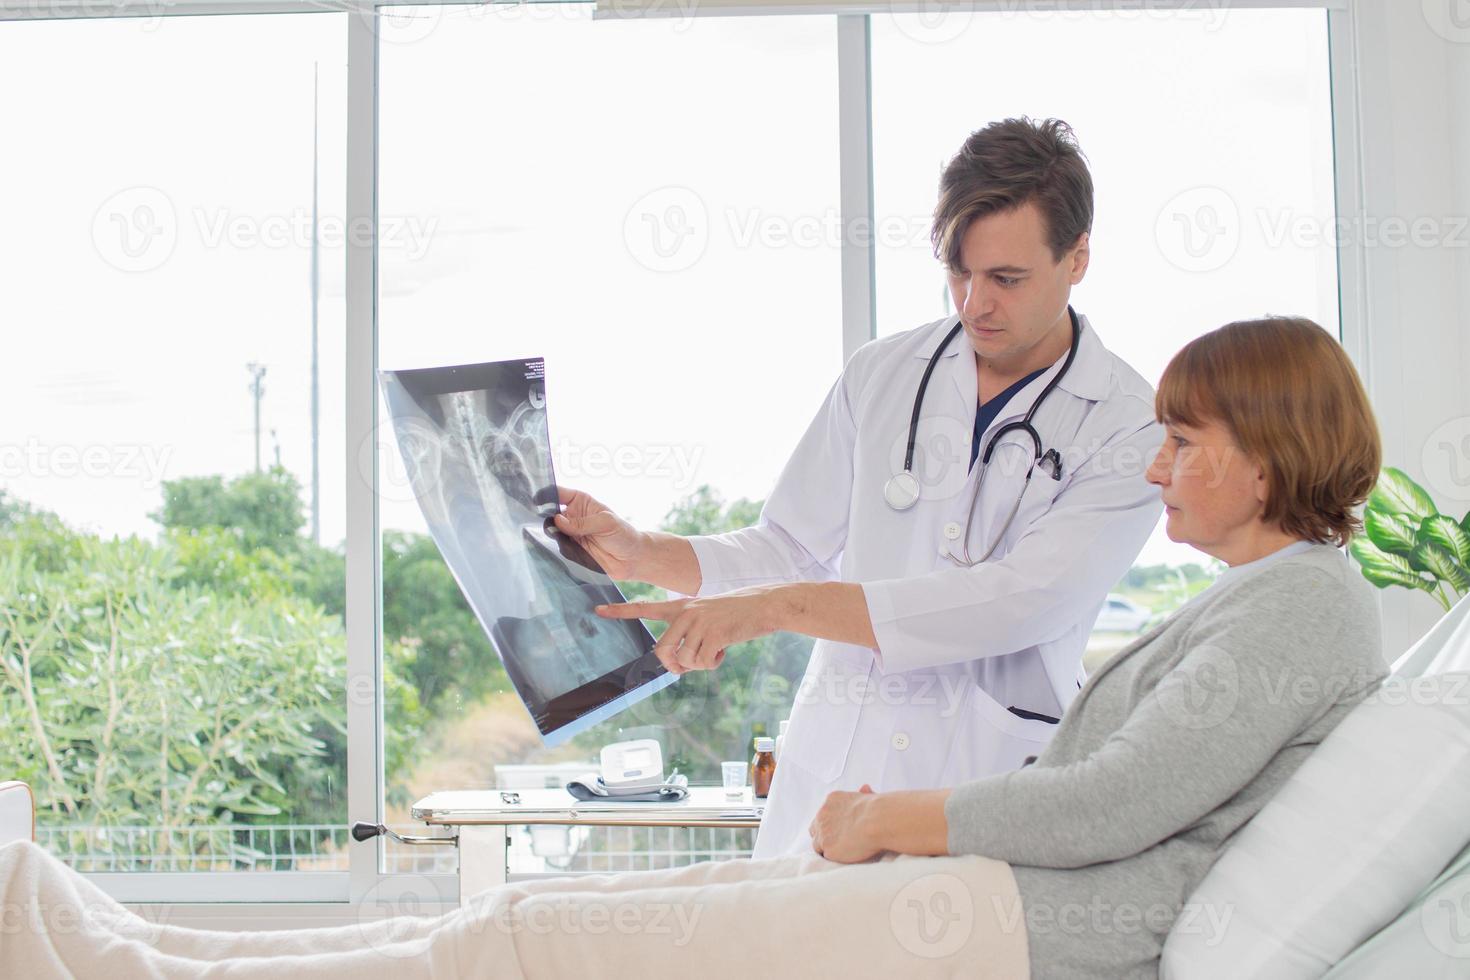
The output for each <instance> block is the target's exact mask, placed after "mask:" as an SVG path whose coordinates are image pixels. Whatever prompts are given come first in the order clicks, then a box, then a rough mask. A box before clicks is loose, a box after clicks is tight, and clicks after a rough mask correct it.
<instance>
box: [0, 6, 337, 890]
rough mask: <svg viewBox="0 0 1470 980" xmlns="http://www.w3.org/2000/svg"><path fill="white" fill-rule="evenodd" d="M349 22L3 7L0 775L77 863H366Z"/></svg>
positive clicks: (247, 866)
mask: <svg viewBox="0 0 1470 980" xmlns="http://www.w3.org/2000/svg"><path fill="white" fill-rule="evenodd" d="M345 37H346V31H345V15H341V14H317V15H310V16H290V17H197V18H195V17H187V18H164V19H158V20H149V19H146V18H145V19H140V20H133V19H128V20H91V21H86V22H65V21H52V22H35V23H7V24H0V87H3V88H4V89H5V90H6V91H8V92H13V93H19V92H24V93H25V97H24V98H9V99H6V100H4V102H3V103H0V130H3V131H4V132H5V133H6V136H7V140H8V146H9V152H7V153H6V155H5V161H4V163H3V164H0V167H3V174H4V179H3V180H0V212H3V213H4V214H5V216H6V225H7V232H6V234H4V235H3V236H0V267H3V268H4V269H5V270H6V277H5V291H4V297H3V300H0V320H3V323H4V332H5V339H6V343H7V356H6V357H5V358H3V359H0V466H3V471H0V661H3V664H4V667H3V672H0V713H3V716H4V717H5V719H6V728H7V734H6V738H5V739H4V740H3V743H0V773H3V774H4V778H21V779H25V780H27V781H29V782H30V783H32V785H33V786H34V788H35V789H36V790H37V795H38V797H39V800H40V804H41V807H40V813H39V815H38V816H39V836H40V839H41V842H42V843H43V844H44V845H46V846H47V847H48V849H50V850H51V851H52V853H54V854H56V855H58V856H60V857H62V858H64V859H66V860H68V861H70V862H71V863H72V864H73V865H74V866H75V867H77V868H78V869H80V870H83V871H97V872H232V871H233V872H244V871H299V872H308V871H312V872H314V871H324V870H332V869H343V870H345V868H346V852H345V842H346V829H345V828H346V816H347V814H346V807H345V794H344V785H343V779H344V772H345V758H346V751H347V746H346V737H345V726H344V715H345V696H344V691H345V683H346V657H345V650H344V643H343V629H342V612H343V611H342V584H341V583H342V568H341V565H342V556H341V542H342V535H343V521H342V512H343V487H344V483H345V481H344V478H343V473H342V469H343V464H342V460H343V458H344V446H343V435H342V433H343V415H342V405H343V394H342V382H343V371H342V364H343V356H342V349H343V303H342V293H343V284H342V268H343V264H342V251H341V240H342V236H343V224H342V216H343V183H342V174H343V171H344V159H343V150H344V129H343V127H344V122H345V114H344V111H343V108H344V102H343V99H344V93H345V81H346V79H345V67H346V59H345V48H344V41H345ZM267 50H268V51H269V52H270V70H269V71H263V70H262V62H261V60H260V55H261V52H262V51H267ZM314 78H315V79H318V80H319V93H318V94H317V95H316V97H315V99H314V84H315V83H314ZM99 82H100V84H99ZM314 101H315V103H316V105H318V106H319V108H320V113H319V117H318V126H317V127H316V129H315V138H316V143H317V146H318V149H319V160H318V161H317V165H316V168H315V172H316V173H317V175H318V176H319V178H320V182H319V201H320V211H319V228H320V240H321V250H320V263H319V268H320V276H321V285H320V289H319V291H318V292H319V296H318V300H319V302H318V305H317V327H318V353H319V357H318V360H317V362H316V378H315V380H316V383H317V385H318V397H317V401H316V407H315V409H314V407H313V399H312V386H313V359H312V276H311V255H312V250H311V238H312V222H311V215H312V186H313V185H312V181H313V134H314V126H313V105H314ZM313 421H315V423H316V425H315V431H316V434H317V435H316V442H315V446H314V444H313V428H314V427H313ZM314 450H315V451H314ZM314 457H315V458H316V459H317V460H319V463H320V479H319V487H320V493H319V496H318V498H317V501H318V506H317V510H316V513H317V514H318V515H319V523H317V524H316V526H315V527H314V526H313V522H312V518H311V514H312V510H311V507H310V503H311V488H312V466H313V458H314ZM180 877H182V876H180ZM256 877H270V876H256ZM257 884H259V883H257ZM277 887H279V886H277ZM255 893H258V892H257V890H256V886H255V885H252V884H245V885H241V886H238V887H234V888H233V889H232V890H231V891H230V893H229V894H230V897H233V898H235V899H237V900H239V899H241V898H247V897H249V896H250V895H251V894H255ZM189 894H191V895H199V894H201V893H200V892H198V891H197V890H194V891H191V892H189ZM294 894H296V895H299V896H300V897H303V898H310V897H312V892H311V891H310V889H309V888H306V887H305V886H303V887H301V888H300V889H299V890H297V891H295V892H294ZM156 895H157V896H158V897H160V898H164V899H168V898H178V897H181V896H182V895H183V893H182V892H180V891H178V890H177V889H176V888H175V886H174V885H165V886H164V887H163V888H162V889H161V890H160V891H158V892H157V893H156Z"/></svg>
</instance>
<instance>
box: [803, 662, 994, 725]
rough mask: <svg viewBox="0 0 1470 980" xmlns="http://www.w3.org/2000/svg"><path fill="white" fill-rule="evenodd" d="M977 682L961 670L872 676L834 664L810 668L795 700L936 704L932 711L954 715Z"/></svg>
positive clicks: (826, 702)
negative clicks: (829, 667)
mask: <svg viewBox="0 0 1470 980" xmlns="http://www.w3.org/2000/svg"><path fill="white" fill-rule="evenodd" d="M973 686H974V682H973V681H972V680H971V679H970V678H969V677H966V676H963V675H957V674H955V675H952V674H929V673H924V672H922V671H910V672H907V673H896V674H883V675H881V676H877V677H870V676H869V675H868V674H867V673H866V672H863V671H861V670H856V671H845V670H843V669H841V668H834V669H829V670H820V671H810V672H808V673H807V674H806V675H805V676H804V677H803V678H802V680H801V683H800V685H799V686H798V687H797V689H796V697H795V703H797V704H824V705H832V706H837V705H854V704H856V705H863V706H866V705H870V704H882V705H887V706H889V707H902V706H910V705H912V706H918V707H932V708H935V709H936V710H935V711H934V712H931V714H933V715H935V716H937V717H940V718H952V717H954V715H955V713H956V712H958V711H959V710H960V709H961V707H963V706H964V705H966V704H968V700H967V698H968V696H969V693H970V689H971V688H972V687H973ZM982 696H983V695H982Z"/></svg>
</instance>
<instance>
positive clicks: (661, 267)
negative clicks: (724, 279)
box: [623, 187, 710, 272]
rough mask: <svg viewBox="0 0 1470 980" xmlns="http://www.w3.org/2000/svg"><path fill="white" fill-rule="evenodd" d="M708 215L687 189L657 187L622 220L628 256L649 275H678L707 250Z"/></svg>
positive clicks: (699, 198) (697, 198)
mask: <svg viewBox="0 0 1470 980" xmlns="http://www.w3.org/2000/svg"><path fill="white" fill-rule="evenodd" d="M709 232H710V228H709V212H708V211H707V210H706V209H705V206H704V199H703V198H701V197H700V196H699V195H698V194H696V193H695V192H694V191H692V190H690V189H689V188H687V187H660V188H658V189H657V190H653V191H649V192H648V193H647V194H645V195H643V196H642V197H640V198H639V199H638V200H637V201H635V202H634V203H633V206H632V207H630V208H629V209H628V213H627V215H626V216H624V218H623V241H624V243H625V244H626V245H627V246H628V252H629V253H630V254H631V255H632V256H633V258H634V259H635V260H636V261H637V262H638V264H639V265H642V266H643V267H644V268H646V269H649V270H651V271H653V272H682V271H684V270H685V269H688V268H690V267H691V266H693V265H694V263H696V262H698V261H699V260H700V258H701V257H702V256H703V255H704V250H705V249H706V248H708V247H709Z"/></svg>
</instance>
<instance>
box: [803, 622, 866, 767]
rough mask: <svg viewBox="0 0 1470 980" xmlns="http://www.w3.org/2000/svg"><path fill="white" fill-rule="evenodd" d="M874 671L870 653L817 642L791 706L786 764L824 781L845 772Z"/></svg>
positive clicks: (862, 649) (841, 645) (849, 647)
mask: <svg viewBox="0 0 1470 980" xmlns="http://www.w3.org/2000/svg"><path fill="white" fill-rule="evenodd" d="M872 669H873V655H872V652H871V651H869V650H866V649H864V648H861V647H852V646H848V645H846V644H837V643H832V644H828V643H825V642H821V641H819V642H818V644H817V649H816V650H815V651H814V654H813V661H812V665H811V667H810V668H809V669H808V670H807V673H806V676H805V677H803V678H802V682H801V688H800V690H799V691H798V692H797V695H796V704H795V705H794V706H793V707H792V710H791V726H790V728H789V729H788V730H787V732H786V741H785V742H784V743H783V744H782V748H781V762H782V763H785V762H788V761H789V762H791V763H793V764H795V765H796V766H797V767H798V768H800V769H803V770H805V771H806V772H809V773H811V774H812V775H813V776H816V777H817V778H818V779H821V780H824V781H829V782H830V781H832V780H835V779H836V778H837V777H838V776H840V775H842V771H843V770H844V769H845V768H846V767H847V755H848V751H849V750H850V749H851V748H852V738H853V733H854V732H855V731H856V730H857V724H858V717H859V716H860V715H861V713H862V707H863V702H864V700H865V698H866V695H867V688H868V680H869V678H868V675H869V674H870V673H871V672H872Z"/></svg>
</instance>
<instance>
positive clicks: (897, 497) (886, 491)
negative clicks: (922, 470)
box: [883, 470, 919, 510]
mask: <svg viewBox="0 0 1470 980" xmlns="http://www.w3.org/2000/svg"><path fill="white" fill-rule="evenodd" d="M883 499H884V500H886V501H887V502H888V506H889V507H892V508H893V509H894V510H908V509H909V508H910V507H912V506H913V505H914V504H916V503H918V502H919V478H918V477H916V476H914V474H913V473H912V471H910V470H902V471H900V472H898V473H895V474H893V476H891V477H889V478H888V482H887V483H885V484H883Z"/></svg>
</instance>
